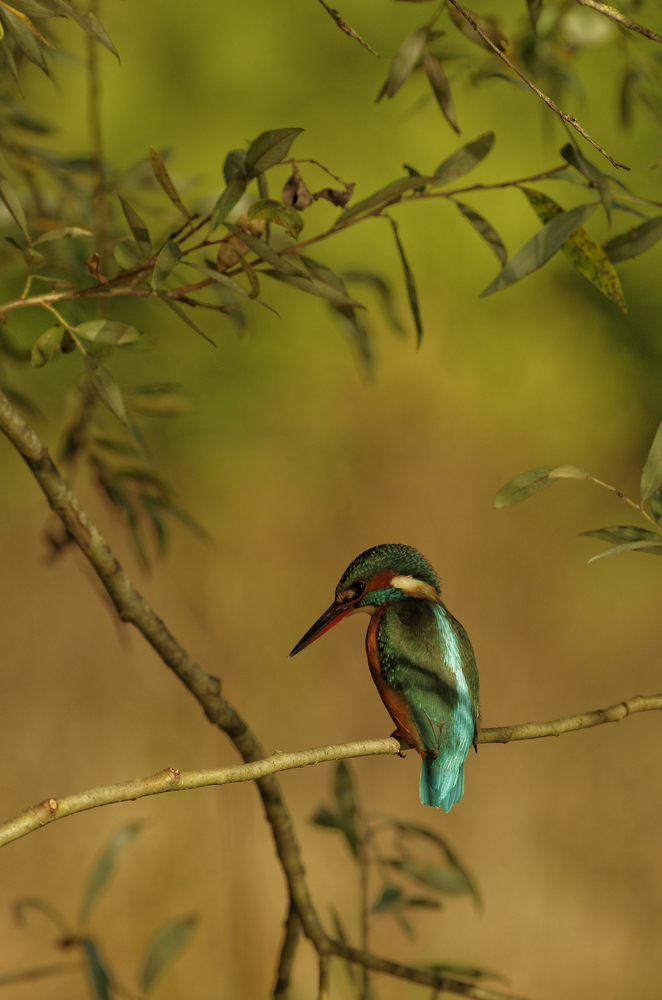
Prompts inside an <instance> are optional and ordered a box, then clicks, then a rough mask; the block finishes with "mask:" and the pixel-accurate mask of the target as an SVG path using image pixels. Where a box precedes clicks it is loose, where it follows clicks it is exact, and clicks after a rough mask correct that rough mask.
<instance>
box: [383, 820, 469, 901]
mask: <svg viewBox="0 0 662 1000" xmlns="http://www.w3.org/2000/svg"><path fill="white" fill-rule="evenodd" d="M391 823H392V825H393V826H395V827H396V828H397V829H399V830H400V831H401V832H403V833H405V834H414V835H416V836H418V837H422V838H423V839H424V840H428V841H431V842H432V843H433V844H434V845H435V846H436V847H438V848H439V851H440V852H441V854H442V856H443V857H444V859H445V860H446V861H447V862H448V863H449V864H450V865H451V866H452V868H453V869H456V870H457V871H458V872H459V873H460V874H461V876H462V878H464V879H465V881H466V884H467V886H468V887H469V889H468V891H469V892H470V893H471V895H472V896H473V897H474V901H475V903H476V905H477V906H478V907H481V906H482V900H481V897H480V892H479V891H478V887H477V886H476V884H475V883H474V881H473V879H472V878H471V876H470V874H469V872H468V871H467V870H466V868H465V867H464V865H463V864H462V862H461V861H460V859H459V858H458V856H457V854H456V853H455V851H454V850H453V849H452V848H451V847H450V845H449V844H448V843H447V841H446V840H444V838H443V837H440V836H439V834H438V833H436V831H434V830H430V829H429V827H427V826H419V825H418V824H415V823H403V822H402V821H401V820H391ZM410 902H411V901H410Z"/></svg>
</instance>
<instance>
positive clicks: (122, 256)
mask: <svg viewBox="0 0 662 1000" xmlns="http://www.w3.org/2000/svg"><path fill="white" fill-rule="evenodd" d="M113 257H114V258H115V260H116V261H117V263H118V264H119V266H120V267H121V268H122V270H123V271H131V270H132V269H133V268H134V267H138V265H139V264H143V263H144V258H143V255H142V254H141V252H140V250H139V249H138V244H137V243H136V241H135V240H131V239H126V240H122V242H121V243H118V244H117V246H116V247H115V249H114V250H113Z"/></svg>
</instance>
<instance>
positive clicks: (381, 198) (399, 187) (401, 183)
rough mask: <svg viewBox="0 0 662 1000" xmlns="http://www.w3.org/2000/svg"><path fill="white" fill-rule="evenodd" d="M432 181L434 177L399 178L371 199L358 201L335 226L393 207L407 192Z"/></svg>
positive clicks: (340, 216)
mask: <svg viewBox="0 0 662 1000" xmlns="http://www.w3.org/2000/svg"><path fill="white" fill-rule="evenodd" d="M431 180H433V178H432V177H420V176H416V177H398V179H397V180H395V181H392V182H391V183H390V184H387V185H386V187H384V188H380V190H379V191H375V193H374V194H371V195H370V197H369V198H364V199H363V201H357V202H356V204H355V205H350V207H349V208H346V209H345V211H344V212H343V213H342V215H339V216H338V218H337V219H336V221H335V223H334V225H335V226H339V225H341V224H342V223H343V222H345V221H346V220H347V219H352V218H354V216H356V215H362V214H363V213H364V212H371V211H372V210H373V209H375V208H378V207H379V206H380V205H382V206H386V205H393V204H395V202H396V201H400V199H401V198H402V195H403V194H404V193H405V191H411V189H412V188H419V187H421V186H425V185H426V184H429V183H430V181H431Z"/></svg>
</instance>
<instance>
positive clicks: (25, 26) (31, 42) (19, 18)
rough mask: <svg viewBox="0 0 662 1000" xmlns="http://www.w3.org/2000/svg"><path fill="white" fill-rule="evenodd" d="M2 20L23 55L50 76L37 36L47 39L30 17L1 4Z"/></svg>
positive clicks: (0, 17) (0, 14) (0, 13)
mask: <svg viewBox="0 0 662 1000" xmlns="http://www.w3.org/2000/svg"><path fill="white" fill-rule="evenodd" d="M0 19H1V20H2V22H3V24H4V25H5V27H6V28H7V29H8V31H9V33H10V34H11V35H12V36H13V38H14V40H15V42H16V44H17V45H18V47H19V48H20V50H21V52H22V53H23V55H24V56H25V57H26V58H27V59H29V60H30V62H31V63H34V64H35V66H38V67H39V69H41V70H43V71H44V73H45V74H46V76H48V67H47V65H46V60H45V59H44V56H43V53H42V51H41V49H40V48H39V45H38V44H37V39H36V37H35V36H36V35H37V36H38V37H39V38H41V39H42V41H45V39H44V37H43V35H41V34H40V32H38V31H37V30H36V28H35V26H34V25H33V24H32V21H31V20H30V19H29V17H26V16H25V14H22V13H20V11H17V10H11V9H10V8H9V7H7V6H6V5H5V4H0Z"/></svg>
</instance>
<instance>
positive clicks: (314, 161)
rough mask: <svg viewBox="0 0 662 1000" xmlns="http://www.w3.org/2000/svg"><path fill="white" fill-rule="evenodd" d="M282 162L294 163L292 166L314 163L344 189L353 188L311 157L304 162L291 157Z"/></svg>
mask: <svg viewBox="0 0 662 1000" xmlns="http://www.w3.org/2000/svg"><path fill="white" fill-rule="evenodd" d="M282 162H283V163H292V164H295V163H312V164H313V165H314V166H316V167H319V168H320V170H323V171H324V173H325V174H328V175H329V177H332V178H333V180H334V181H338V183H339V184H342V186H343V187H344V188H350V187H351V184H348V183H347V181H344V180H343V179H342V177H338V175H337V174H334V173H332V172H331V171H330V170H329V168H328V167H325V166H324V164H323V163H320V162H319V160H311V159H310V158H309V157H307V158H306V159H303V160H299V159H296V160H295V159H294V157H290V159H289V160H283V161H282Z"/></svg>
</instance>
